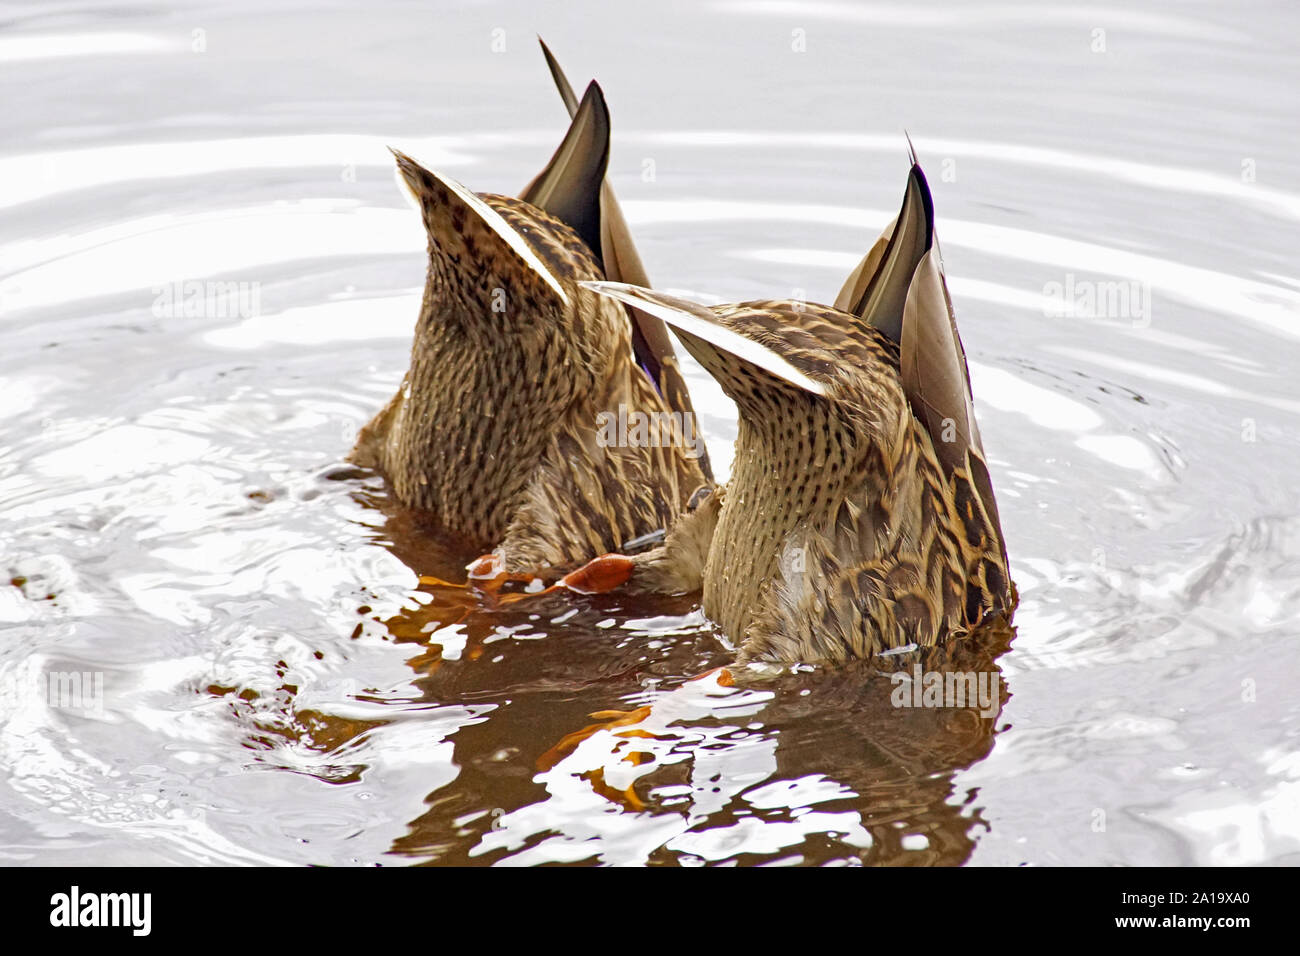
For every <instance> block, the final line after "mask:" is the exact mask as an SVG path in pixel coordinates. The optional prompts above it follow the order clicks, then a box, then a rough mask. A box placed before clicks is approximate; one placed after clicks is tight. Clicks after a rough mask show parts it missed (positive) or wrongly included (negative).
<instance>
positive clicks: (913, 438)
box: [702, 302, 1008, 663]
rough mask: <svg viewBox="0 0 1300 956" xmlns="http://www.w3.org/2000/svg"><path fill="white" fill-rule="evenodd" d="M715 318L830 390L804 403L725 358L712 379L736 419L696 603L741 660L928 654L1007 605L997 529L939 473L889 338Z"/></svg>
mask: <svg viewBox="0 0 1300 956" xmlns="http://www.w3.org/2000/svg"><path fill="white" fill-rule="evenodd" d="M712 311H714V313H715V315H716V317H717V319H718V321H719V323H720V324H722V325H725V326H726V327H729V328H732V329H734V330H736V331H738V332H740V334H742V335H746V336H747V337H753V338H755V339H758V340H762V341H763V342H764V343H765V344H766V345H768V346H769V347H772V348H773V349H774V350H776V351H778V352H780V353H781V354H783V355H784V356H785V357H786V358H787V360H789V361H790V362H791V364H792V365H794V366H795V367H796V368H800V369H805V370H807V371H808V372H810V373H812V374H819V375H824V376H825V379H824V380H825V381H826V394H825V395H824V396H813V395H809V394H808V393H807V392H805V391H803V390H802V389H800V388H797V387H795V386H793V385H776V384H775V383H774V382H773V381H771V380H770V379H766V380H765V378H764V377H761V376H758V375H755V374H753V373H749V372H747V371H746V370H745V369H744V368H743V366H739V367H738V366H736V365H734V363H728V364H729V365H730V366H731V367H730V368H728V369H716V370H715V369H712V368H711V369H710V371H713V372H714V373H715V375H716V376H717V377H718V378H719V381H720V383H721V384H722V386H723V389H724V391H726V392H727V394H728V395H729V396H730V397H731V398H732V399H733V400H734V401H735V402H736V404H737V408H738V409H739V412H740V418H739V423H738V433H737V438H736V447H735V458H734V460H733V465H732V473H731V478H730V480H729V481H728V483H727V488H726V494H725V496H723V497H722V498H721V500H720V502H719V508H718V513H717V518H716V526H715V529H714V532H713V536H712V540H711V543H710V548H709V552H708V557H707V559H706V562H705V564H704V568H703V574H702V592H703V593H702V598H703V607H704V612H705V614H707V615H708V616H709V617H710V618H711V619H713V620H714V621H716V622H717V623H718V624H719V625H720V626H721V627H722V629H723V630H724V631H725V632H726V633H727V634H729V635H736V636H738V637H739V638H740V641H739V648H738V651H739V662H740V663H745V662H748V661H791V660H798V661H836V662H842V661H845V660H849V659H852V658H865V657H871V656H873V655H875V654H877V653H879V652H880V651H882V650H887V649H889V648H896V647H901V646H904V645H907V644H917V645H930V644H935V643H937V642H939V641H941V640H943V639H945V638H946V637H948V636H950V635H955V634H960V633H964V632H965V631H967V630H969V629H970V628H971V627H973V626H975V625H976V624H978V623H979V622H980V621H981V620H983V618H984V617H985V616H986V615H987V614H988V613H990V612H992V611H993V610H994V609H1000V608H1002V607H1004V606H1005V605H1006V597H1007V581H1008V579H1007V575H1006V567H1005V563H1004V559H1003V558H1002V556H1001V551H1000V537H999V533H998V532H997V530H996V529H994V528H992V527H991V526H990V524H989V522H988V520H987V518H986V516H985V515H984V513H983V511H982V509H980V508H979V507H971V506H972V505H973V504H976V502H975V500H974V499H975V498H977V495H976V493H975V491H974V488H973V486H972V485H971V484H970V482H969V480H968V478H967V477H966V475H965V474H964V472H960V471H959V472H957V473H955V474H953V475H952V476H949V475H947V474H945V472H944V469H943V467H942V466H941V464H940V462H939V460H938V458H937V456H936V454H935V451H934V446H933V441H932V439H931V436H930V434H929V432H928V431H927V430H926V428H925V427H924V426H923V425H922V424H921V422H919V421H918V420H917V419H916V417H915V415H914V413H913V411H912V408H911V405H910V404H909V402H908V400H907V396H906V394H905V392H904V389H903V386H902V382H901V378H900V374H899V359H898V349H897V347H896V345H895V343H893V342H892V341H891V340H890V339H889V338H888V337H887V336H886V335H884V334H883V333H881V332H879V331H877V330H874V329H871V328H869V327H866V326H863V325H862V324H861V323H859V322H858V321H857V320H856V319H855V318H854V317H853V316H850V315H847V314H845V313H842V312H838V311H837V310H835V309H832V308H829V307H825V306H815V305H807V304H804V303H796V302H755V303H744V304H741V305H736V306H727V307H721V308H718V309H715V310H712ZM827 373H829V374H827Z"/></svg>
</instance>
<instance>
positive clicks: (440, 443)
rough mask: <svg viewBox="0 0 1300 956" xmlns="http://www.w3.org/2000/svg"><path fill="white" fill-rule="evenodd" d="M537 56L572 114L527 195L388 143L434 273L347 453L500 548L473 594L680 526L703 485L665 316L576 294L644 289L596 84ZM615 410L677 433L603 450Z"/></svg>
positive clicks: (456, 532)
mask: <svg viewBox="0 0 1300 956" xmlns="http://www.w3.org/2000/svg"><path fill="white" fill-rule="evenodd" d="M543 50H544V51H545V53H546V56H547V61H548V63H549V65H550V67H551V72H552V76H553V78H554V79H555V82H556V84H557V85H558V86H559V88H560V92H561V95H562V97H563V98H564V100H565V104H566V106H567V107H568V109H569V113H570V116H571V119H572V122H571V125H570V126H569V129H568V133H567V134H566V136H565V137H564V140H563V142H562V143H561V144H560V147H559V149H558V150H557V151H556V152H555V155H554V156H553V157H552V159H551V161H550V163H549V164H548V165H547V166H546V168H545V169H544V170H543V171H542V172H541V174H540V175H538V176H537V178H536V179H534V180H533V182H532V183H530V184H529V185H528V187H527V188H525V190H524V192H523V194H522V195H521V196H520V197H519V198H518V199H515V198H511V197H507V196H499V195H492V194H487V193H484V194H477V195H476V194H475V193H472V192H470V191H469V190H468V189H466V188H465V187H464V186H462V185H461V184H459V183H457V182H456V181H454V180H453V179H451V178H450V177H448V176H445V175H441V174H439V173H436V172H434V171H432V170H429V169H426V168H424V167H422V166H421V165H420V164H419V163H417V162H416V161H415V160H414V159H412V158H411V157H409V156H407V155H405V154H403V153H400V152H396V151H394V152H395V155H396V157H397V168H398V171H399V173H400V177H401V180H402V182H403V183H404V185H405V186H406V188H407V189H408V190H409V191H410V193H411V194H412V196H413V197H414V198H415V200H416V202H417V204H418V206H419V209H420V211H421V214H422V216H423V219H424V225H425V229H426V231H427V232H428V238H429V265H428V274H427V280H426V284H425V289H424V297H423V300H422V302H421V306H420V314H419V319H418V322H417V325H416V330H415V338H414V344H413V346H412V349H411V361H410V368H409V370H408V371H407V373H406V375H405V378H404V379H403V381H402V383H401V386H400V387H399V389H398V391H397V394H396V395H394V396H393V398H392V399H391V400H390V401H389V402H388V404H387V405H385V406H384V408H383V409H382V410H381V411H380V412H379V414H378V415H376V416H375V418H374V419H373V420H372V421H371V422H370V423H369V424H368V425H366V426H365V427H364V428H362V429H361V432H360V435H359V437H358V440H357V443H356V447H355V448H354V449H353V451H352V453H351V455H350V460H351V461H352V462H354V463H356V464H359V465H362V466H365V467H371V468H375V469H377V470H379V471H380V472H382V473H383V474H384V475H385V476H386V477H387V479H388V482H389V484H390V486H391V489H392V492H393V494H394V495H395V497H396V498H397V499H398V501H400V502H401V504H402V505H404V506H406V507H407V508H410V509H413V510H415V511H416V512H418V513H420V514H421V515H427V516H428V518H429V519H430V520H431V523H432V525H434V526H435V527H436V528H437V529H438V530H439V531H441V532H444V533H446V534H447V535H449V536H452V537H454V538H457V539H459V540H460V541H462V542H463V543H464V546H465V550H466V551H467V552H468V553H485V552H492V553H491V554H485V556H484V557H483V558H482V559H480V560H478V561H477V562H475V563H473V564H471V565H470V571H471V578H473V579H477V580H478V581H479V582H480V586H482V584H483V582H484V581H485V580H486V581H499V580H502V579H505V578H509V577H514V576H519V577H532V576H542V577H545V576H546V575H548V574H551V575H552V577H554V576H555V575H556V574H558V573H562V572H563V571H567V570H571V569H573V568H575V567H577V566H579V565H580V564H582V562H583V561H586V560H588V559H590V558H592V557H594V556H596V555H599V554H602V553H604V552H608V551H611V550H615V549H618V548H623V547H626V546H627V545H628V543H629V542H632V541H634V540H635V539H638V538H640V537H643V536H647V535H654V534H655V533H656V532H662V531H663V530H665V529H671V528H672V526H673V525H674V524H675V522H676V520H677V518H678V516H679V515H681V514H682V513H684V511H685V509H686V506H687V504H688V502H689V500H690V499H691V496H692V495H693V493H695V492H696V491H698V490H699V489H701V488H702V487H708V486H710V485H711V479H710V476H709V470H708V461H707V458H706V457H705V456H704V455H703V454H702V452H703V448H704V445H703V442H702V440H700V439H699V436H698V433H697V432H696V431H695V418H694V411H693V409H692V408H691V404H690V398H689V395H688V393H687V391H686V386H685V381H684V379H683V378H682V376H681V372H680V370H679V368H678V366H677V363H676V359H675V356H674V353H673V348H672V344H671V341H670V339H669V337H668V335H667V332H666V329H665V327H664V325H663V323H662V322H661V321H660V320H659V319H658V318H656V317H654V316H652V315H649V314H646V313H644V312H641V311H638V310H636V309H635V308H625V307H624V306H623V305H621V304H620V303H618V302H616V301H614V300H613V299H610V298H605V297H600V296H596V295H592V294H591V293H590V292H588V291H585V290H583V289H581V288H580V285H579V284H580V283H582V282H584V281H588V280H617V279H624V280H627V281H630V282H635V283H638V284H648V282H647V280H646V277H645V272H644V270H643V268H642V266H641V262H640V259H639V257H638V256H637V253H636V250H635V248H634V246H633V245H632V242H631V238H630V235H629V233H628V230H627V226H626V223H625V222H624V220H623V216H622V214H621V212H620V210H619V207H618V203H617V201H616V200H615V198H614V194H613V191H612V189H611V188H610V187H609V185H608V183H607V182H606V181H605V169H606V164H607V161H608V156H609V113H608V109H607V107H606V104H605V100H604V96H603V94H602V92H601V90H600V87H599V86H598V85H597V84H596V83H595V82H593V83H591V85H589V86H588V87H587V89H586V92H585V95H584V96H583V98H582V100H581V102H580V103H579V102H578V101H577V100H576V98H575V96H574V94H573V90H572V87H570V86H569V83H568V81H567V79H565V77H564V74H563V73H562V71H561V70H560V69H559V66H558V65H557V64H556V63H555V61H554V59H553V58H552V57H551V55H550V51H549V50H546V49H545V45H543ZM621 409H622V410H626V409H632V410H635V411H639V412H642V413H645V414H652V415H653V414H664V415H667V416H669V417H668V418H665V419H663V420H664V421H673V422H675V423H676V424H677V425H678V428H677V430H676V431H674V432H673V434H672V435H671V436H670V438H671V440H664V439H663V436H660V439H661V440H660V441H659V442H658V443H656V444H648V443H639V444H630V443H622V444H620V443H615V442H608V441H601V435H600V431H599V429H598V428H597V423H598V422H600V421H602V420H605V421H608V420H609V418H608V416H610V415H618V414H619V412H620V410H621ZM602 416H604V418H602Z"/></svg>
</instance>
